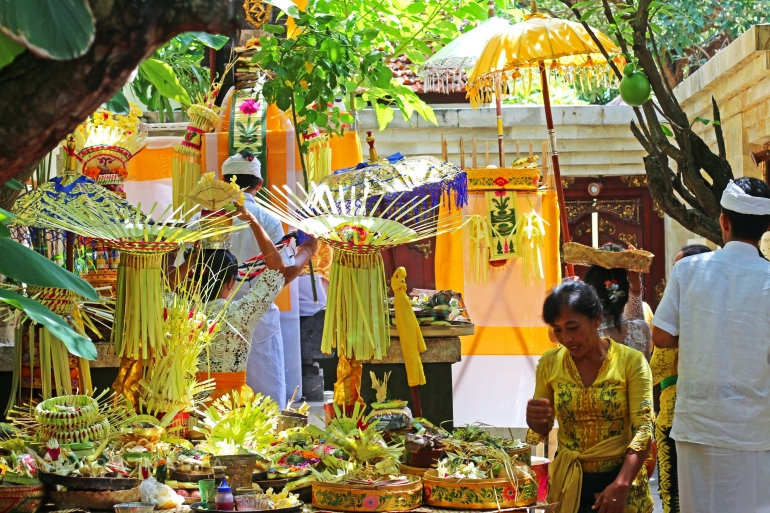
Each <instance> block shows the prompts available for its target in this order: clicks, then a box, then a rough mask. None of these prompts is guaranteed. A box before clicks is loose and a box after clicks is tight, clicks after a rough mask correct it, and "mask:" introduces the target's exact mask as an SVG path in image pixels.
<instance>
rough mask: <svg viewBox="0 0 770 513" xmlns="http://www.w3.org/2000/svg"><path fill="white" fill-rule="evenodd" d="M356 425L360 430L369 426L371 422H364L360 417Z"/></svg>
mask: <svg viewBox="0 0 770 513" xmlns="http://www.w3.org/2000/svg"><path fill="white" fill-rule="evenodd" d="M356 427H357V428H358V430H359V431H364V430H365V429H366V428H368V427H369V424H364V421H363V420H361V419H358V422H356Z"/></svg>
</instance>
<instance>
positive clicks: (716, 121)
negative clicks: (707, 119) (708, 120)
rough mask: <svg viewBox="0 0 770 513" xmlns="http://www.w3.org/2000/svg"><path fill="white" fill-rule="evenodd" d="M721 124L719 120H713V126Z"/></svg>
mask: <svg viewBox="0 0 770 513" xmlns="http://www.w3.org/2000/svg"><path fill="white" fill-rule="evenodd" d="M721 125H722V122H721V121H719V120H717V119H715V120H714V126H721Z"/></svg>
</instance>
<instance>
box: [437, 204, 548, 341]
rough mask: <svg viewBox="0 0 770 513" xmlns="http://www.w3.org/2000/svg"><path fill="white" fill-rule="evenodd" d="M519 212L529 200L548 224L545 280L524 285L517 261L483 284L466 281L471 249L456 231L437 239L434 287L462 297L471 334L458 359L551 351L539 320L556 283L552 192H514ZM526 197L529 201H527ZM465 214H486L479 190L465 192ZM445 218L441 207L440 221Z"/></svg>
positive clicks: (492, 271)
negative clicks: (550, 291)
mask: <svg viewBox="0 0 770 513" xmlns="http://www.w3.org/2000/svg"><path fill="white" fill-rule="evenodd" d="M517 198H518V202H519V203H518V206H519V211H520V212H526V211H529V209H530V207H529V203H530V202H531V204H532V206H533V207H534V209H535V211H536V212H538V213H539V214H540V215H541V216H542V217H543V218H544V219H545V221H546V222H547V223H548V225H546V244H545V257H544V262H543V265H544V268H545V280H543V281H541V282H540V283H530V284H529V285H524V278H523V266H522V265H521V263H520V259H518V258H514V259H511V260H510V261H509V262H508V264H507V265H505V266H504V267H494V268H490V270H489V280H488V282H487V283H486V284H484V285H479V284H476V283H472V282H471V281H470V276H471V273H470V262H469V260H470V248H469V246H468V244H469V241H468V237H467V236H466V235H465V234H464V233H462V232H461V231H456V232H454V233H450V234H446V235H440V236H439V237H437V239H436V259H435V261H436V264H435V265H436V268H435V272H436V288H438V289H439V290H445V289H451V290H454V291H455V292H459V293H461V294H462V295H463V299H464V300H465V305H466V307H467V308H468V312H469V314H470V317H471V320H472V321H473V323H474V324H475V327H476V329H475V331H476V333H475V334H474V335H472V336H468V337H463V338H462V354H463V355H508V356H515V355H540V354H542V353H544V352H545V351H547V350H548V349H550V348H552V347H553V344H552V343H551V341H550V340H549V338H548V329H547V327H546V326H545V325H544V324H543V321H542V319H541V313H542V306H543V301H544V300H545V296H546V293H547V291H548V290H549V289H550V288H552V287H553V286H554V285H556V284H557V283H559V281H560V280H561V271H560V263H559V224H558V223H559V208H558V204H557V202H556V193H555V192H550V191H549V192H533V193H527V192H523V191H519V192H518V193H517ZM528 198H529V200H528ZM464 210H465V213H466V214H479V215H488V213H487V212H486V200H485V195H484V192H479V193H473V192H471V193H470V198H469V204H468V206H466V207H465V209H464ZM448 214H449V212H448V210H447V207H446V206H444V205H442V206H441V212H440V213H439V216H440V217H443V216H447V215H448Z"/></svg>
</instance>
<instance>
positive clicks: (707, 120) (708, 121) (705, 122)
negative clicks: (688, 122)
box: [693, 116, 711, 125]
mask: <svg viewBox="0 0 770 513" xmlns="http://www.w3.org/2000/svg"><path fill="white" fill-rule="evenodd" d="M698 121H700V122H701V123H703V124H704V125H708V124H709V123H711V120H710V119H705V118H702V117H700V116H698V117H696V118H695V121H693V123H696V122H698Z"/></svg>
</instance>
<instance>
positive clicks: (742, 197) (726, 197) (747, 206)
mask: <svg viewBox="0 0 770 513" xmlns="http://www.w3.org/2000/svg"><path fill="white" fill-rule="evenodd" d="M719 204H720V205H722V207H724V208H725V209H727V210H732V211H733V212H737V213H739V214H749V215H755V216H769V215H770V199H768V198H757V197H756V196H751V195H749V194H746V192H745V191H744V190H743V189H741V188H740V187H738V186H737V185H735V182H733V181H732V180H730V183H728V184H727V187H725V191H724V192H723V193H722V201H720V202H719Z"/></svg>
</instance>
